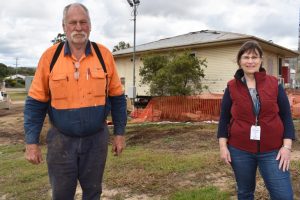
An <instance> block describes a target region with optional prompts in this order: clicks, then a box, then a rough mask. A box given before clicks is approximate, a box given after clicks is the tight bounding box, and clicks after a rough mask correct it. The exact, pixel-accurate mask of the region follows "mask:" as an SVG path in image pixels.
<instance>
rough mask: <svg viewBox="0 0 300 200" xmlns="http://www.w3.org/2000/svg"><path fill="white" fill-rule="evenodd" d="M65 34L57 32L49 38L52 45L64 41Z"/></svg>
mask: <svg viewBox="0 0 300 200" xmlns="http://www.w3.org/2000/svg"><path fill="white" fill-rule="evenodd" d="M66 39H67V38H66V34H65V33H58V34H57V36H56V37H55V38H54V39H53V40H51V42H52V43H53V45H55V44H57V43H60V42H64V41H66Z"/></svg>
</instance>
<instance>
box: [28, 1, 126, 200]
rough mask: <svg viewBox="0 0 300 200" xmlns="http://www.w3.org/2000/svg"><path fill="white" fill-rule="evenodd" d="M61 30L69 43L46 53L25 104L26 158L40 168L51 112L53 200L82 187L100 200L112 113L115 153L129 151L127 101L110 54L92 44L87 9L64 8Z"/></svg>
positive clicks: (63, 199)
mask: <svg viewBox="0 0 300 200" xmlns="http://www.w3.org/2000/svg"><path fill="white" fill-rule="evenodd" d="M62 25H63V30H64V32H65V34H66V38H67V40H66V42H65V43H64V44H61V45H59V44H56V45H53V46H52V47H50V48H48V49H47V50H46V51H45V52H44V53H43V55H42V57H41V58H40V61H39V64H38V67H37V70H36V73H35V76H34V79H33V82H32V85H31V88H30V90H29V94H28V97H27V99H26V103H25V109H24V129H25V140H26V152H25V157H26V159H27V160H28V161H29V162H31V163H33V164H39V163H41V162H42V160H43V158H42V154H41V149H40V147H39V136H40V132H41V129H42V126H43V122H44V119H45V115H46V113H47V112H48V115H49V118H50V121H51V125H52V126H51V128H50V130H49V131H48V134H47V139H46V142H47V147H48V151H47V164H48V173H49V178H50V184H51V187H52V198H53V199H57V200H68V199H74V194H75V191H76V186H77V181H79V183H80V185H81V187H82V190H83V199H88V200H90V199H100V195H101V192H102V187H101V182H102V176H103V171H104V166H105V161H106V157H107V147H108V136H109V133H108V129H107V124H106V117H107V115H108V113H109V112H110V111H111V115H112V118H113V124H114V139H113V149H112V150H113V151H114V153H115V155H119V154H120V153H121V152H122V150H123V148H124V147H125V139H124V136H123V134H124V132H125V126H126V118H127V116H126V99H125V96H124V91H123V89H122V85H121V82H120V79H119V76H118V73H117V71H116V66H115V63H114V60H113V56H112V54H111V52H110V51H109V50H108V49H107V48H106V47H104V46H103V45H101V44H96V43H93V42H91V41H89V35H90V31H91V22H90V17H89V12H88V10H87V8H86V7H85V6H84V5H82V4H80V3H74V4H70V5H68V6H66V7H65V9H64V12H63V21H62ZM59 46H60V48H61V49H58V47H59ZM55 54H57V55H55ZM54 57H56V58H55V59H54ZM53 60H54V61H53ZM52 62H53V63H55V64H54V65H53V63H52ZM50 65H51V67H50Z"/></svg>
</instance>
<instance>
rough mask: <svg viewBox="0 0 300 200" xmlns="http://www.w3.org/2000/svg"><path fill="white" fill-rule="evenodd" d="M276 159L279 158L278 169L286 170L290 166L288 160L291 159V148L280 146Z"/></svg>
mask: <svg viewBox="0 0 300 200" xmlns="http://www.w3.org/2000/svg"><path fill="white" fill-rule="evenodd" d="M276 160H279V166H278V167H279V169H282V171H284V172H285V171H288V170H289V167H290V160H291V150H290V149H288V148H286V147H281V148H280V150H279V152H278V154H277V157H276Z"/></svg>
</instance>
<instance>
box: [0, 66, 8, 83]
mask: <svg viewBox="0 0 300 200" xmlns="http://www.w3.org/2000/svg"><path fill="white" fill-rule="evenodd" d="M7 75H8V69H7V66H6V65H5V64H3V63H0V80H1V79H2V78H4V77H6V76H7Z"/></svg>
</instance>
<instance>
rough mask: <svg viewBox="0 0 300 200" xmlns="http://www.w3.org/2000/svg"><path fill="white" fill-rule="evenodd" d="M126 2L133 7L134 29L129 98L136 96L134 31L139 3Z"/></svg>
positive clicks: (134, 0) (136, 0)
mask: <svg viewBox="0 0 300 200" xmlns="http://www.w3.org/2000/svg"><path fill="white" fill-rule="evenodd" d="M127 2H128V4H129V5H130V6H131V7H132V8H133V22H134V29H133V58H132V59H133V73H132V76H133V77H132V79H133V80H132V83H133V85H132V87H130V88H129V91H128V96H129V98H131V99H134V98H136V87H135V46H136V45H135V38H136V37H135V35H136V34H135V33H136V15H137V6H138V5H139V4H140V1H139V0H133V1H132V0H127Z"/></svg>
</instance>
